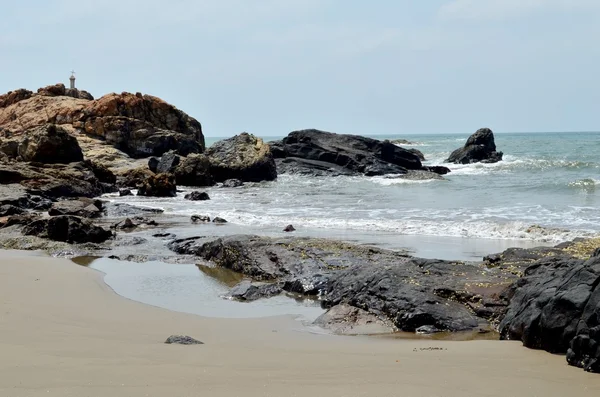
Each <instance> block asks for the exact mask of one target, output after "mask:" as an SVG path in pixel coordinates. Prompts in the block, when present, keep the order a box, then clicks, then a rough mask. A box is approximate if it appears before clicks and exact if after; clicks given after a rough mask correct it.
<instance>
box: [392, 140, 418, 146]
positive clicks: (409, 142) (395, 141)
mask: <svg viewBox="0 0 600 397" xmlns="http://www.w3.org/2000/svg"><path fill="white" fill-rule="evenodd" d="M390 142H392V143H393V144H394V145H414V142H411V141H409V140H406V139H394V140H392V141H390Z"/></svg>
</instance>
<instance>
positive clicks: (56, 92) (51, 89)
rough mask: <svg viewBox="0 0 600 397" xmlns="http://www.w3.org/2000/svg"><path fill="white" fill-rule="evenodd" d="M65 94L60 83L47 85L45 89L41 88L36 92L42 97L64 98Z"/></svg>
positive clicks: (63, 87)
mask: <svg viewBox="0 0 600 397" xmlns="http://www.w3.org/2000/svg"><path fill="white" fill-rule="evenodd" d="M65 92H66V90H65V85H64V84H62V83H58V84H54V85H49V86H47V87H42V88H39V89H38V90H37V93H38V95H42V96H64V95H65Z"/></svg>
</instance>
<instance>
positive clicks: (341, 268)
mask: <svg viewBox="0 0 600 397" xmlns="http://www.w3.org/2000/svg"><path fill="white" fill-rule="evenodd" d="M168 247H169V248H170V249H171V250H173V251H175V252H177V253H179V254H187V255H196V256H199V257H201V258H203V259H205V260H209V261H211V262H213V263H214V264H216V265H217V266H219V267H224V268H227V269H230V270H233V271H236V272H239V273H243V274H245V275H247V276H249V277H251V278H252V279H253V280H255V281H278V282H280V283H281V282H282V283H283V289H284V290H286V291H290V292H296V293H300V294H306V295H317V296H319V297H320V299H321V302H322V304H323V305H324V306H325V307H327V308H330V307H333V306H337V305H341V304H346V305H350V306H352V307H355V308H358V309H361V310H364V311H366V312H369V313H370V314H372V315H374V316H377V317H378V318H381V319H386V320H387V321H389V322H390V323H391V324H393V325H394V326H395V327H397V328H398V329H400V330H404V331H415V330H416V329H418V328H419V327H422V326H433V327H436V328H438V329H440V330H446V331H460V330H474V329H479V327H480V325H481V324H487V323H489V322H491V323H494V322H495V321H497V320H498V318H499V317H500V316H501V315H502V314H503V313H504V311H505V309H506V305H507V304H508V302H507V300H506V299H505V298H504V297H502V296H501V292H502V291H504V290H505V288H506V287H507V286H509V285H510V284H511V283H512V282H513V281H514V280H516V279H517V276H516V275H515V274H513V273H512V268H509V267H508V266H498V267H496V268H493V269H488V268H487V266H486V265H484V264H469V263H462V262H451V261H438V260H428V259H419V258H411V257H409V256H407V255H405V254H402V253H399V252H394V251H388V250H382V249H378V248H373V247H367V246H361V245H353V244H348V243H343V242H338V241H332V240H321V239H308V238H292V237H285V238H278V239H272V238H267V237H257V236H230V237H224V238H220V239H216V240H214V241H206V239H203V238H191V239H184V240H175V241H173V242H171V243H169V245H168ZM440 286H444V288H443V289H441V288H440ZM483 309H485V310H483ZM477 313H480V314H477Z"/></svg>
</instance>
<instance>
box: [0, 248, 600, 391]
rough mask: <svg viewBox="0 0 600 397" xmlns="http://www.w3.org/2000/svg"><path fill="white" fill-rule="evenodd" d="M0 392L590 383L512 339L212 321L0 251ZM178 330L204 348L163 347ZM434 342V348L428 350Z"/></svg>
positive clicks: (75, 271) (57, 262)
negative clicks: (397, 336) (341, 332)
mask: <svg viewBox="0 0 600 397" xmlns="http://www.w3.org/2000/svg"><path fill="white" fill-rule="evenodd" d="M0 283H1V285H0V295H1V296H2V299H1V301H2V303H3V305H2V312H3V315H2V317H1V320H0V321H1V326H0V336H1V338H0V341H1V342H0V344H1V346H0V349H2V352H3V355H2V359H1V360H0V363H1V364H0V394H1V395H3V396H11V397H13V396H14V397H20V396H41V395H44V396H107V395H111V396H163V395H172V396H188V395H189V396H191V395H198V394H206V395H211V396H237V395H244V396H280V395H290V396H294V395H307V394H312V395H328V396H395V395H404V396H432V395H436V396H438V395H443V396H459V395H460V396H464V395H482V396H483V395H485V396H496V395H497V396H506V395H511V396H534V395H540V396H541V395H544V396H562V395H566V394H572V395H577V396H592V395H594V396H595V395H598V392H600V379H598V377H597V376H595V375H593V374H587V373H585V372H583V371H581V370H579V369H577V368H573V367H569V366H568V365H567V363H566V362H565V359H564V356H554V355H550V354H548V353H545V352H541V351H532V350H529V349H526V348H523V347H522V346H521V343H520V342H500V341H473V342H451V341H432V340H393V339H386V338H368V337H339V336H331V335H320V334H313V333H309V332H299V331H300V330H299V329H298V327H299V323H298V322H297V321H294V320H293V318H292V317H291V316H284V317H269V318H258V319H218V318H206V317H200V316H197V315H190V314H183V313H177V312H172V311H169V310H165V309H160V308H156V307H152V306H148V305H144V304H142V303H139V302H135V301H132V300H128V299H125V298H123V297H121V296H119V295H117V294H116V293H114V292H113V291H112V290H111V289H110V288H109V287H108V286H107V285H106V284H105V283H104V281H103V275H102V274H101V273H99V272H97V271H94V270H91V269H87V268H85V267H82V266H79V265H76V264H74V263H73V262H71V261H68V260H65V259H57V258H49V257H43V256H39V255H36V254H35V253H34V254H33V255H32V254H31V253H27V254H24V253H22V252H14V251H0ZM172 334H186V335H190V336H192V337H194V338H196V339H199V340H201V341H203V342H204V343H205V344H204V345H198V346H176V345H166V344H164V343H163V342H164V340H165V339H166V338H167V337H168V336H169V335H172ZM438 349H439V350H438Z"/></svg>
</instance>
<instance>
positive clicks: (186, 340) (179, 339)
mask: <svg viewBox="0 0 600 397" xmlns="http://www.w3.org/2000/svg"><path fill="white" fill-rule="evenodd" d="M165 343H167V344H172V343H175V344H178V345H203V344H204V342H200V341H199V340H197V339H194V338H192V337H191V336H184V335H171V336H169V337H168V338H167V340H166V341H165Z"/></svg>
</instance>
